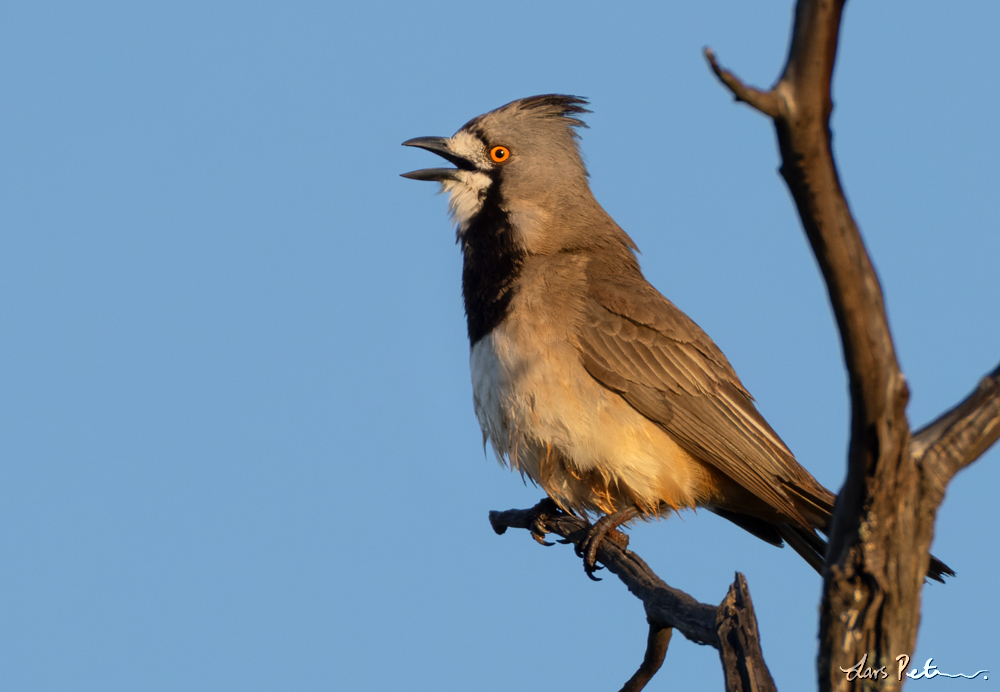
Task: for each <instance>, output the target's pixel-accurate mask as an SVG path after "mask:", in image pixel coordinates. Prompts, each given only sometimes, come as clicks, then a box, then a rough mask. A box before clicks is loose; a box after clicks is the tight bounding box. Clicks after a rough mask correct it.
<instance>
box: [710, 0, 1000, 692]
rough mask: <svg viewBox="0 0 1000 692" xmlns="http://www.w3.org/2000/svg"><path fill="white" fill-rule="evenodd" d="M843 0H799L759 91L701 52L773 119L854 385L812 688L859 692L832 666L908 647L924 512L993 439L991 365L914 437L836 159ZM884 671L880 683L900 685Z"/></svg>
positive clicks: (925, 529) (887, 659) (930, 521)
mask: <svg viewBox="0 0 1000 692" xmlns="http://www.w3.org/2000/svg"><path fill="white" fill-rule="evenodd" d="M843 7H844V0H799V2H798V4H797V6H796V11H795V22H794V27H793V31H792V39H791V45H790V47H789V52H788V59H787V61H786V63H785V68H784V70H783V72H782V74H781V76H780V77H779V79H778V81H777V82H776V83H775V85H774V86H773V87H772V88H771V89H769V90H767V91H763V90H760V89H754V88H751V87H748V86H746V85H745V84H743V82H741V81H740V80H739V78H737V77H736V76H735V75H734V74H733V73H732V72H730V71H728V70H726V69H724V68H722V67H721V66H720V65H719V63H718V61H717V60H716V58H715V56H714V55H713V54H712V52H711V51H710V50H707V49H706V51H705V55H706V58H707V59H708V61H709V64H710V65H711V67H712V70H713V71H714V72H715V74H716V75H717V76H718V78H719V79H720V81H722V83H723V84H724V85H725V86H726V87H727V88H728V89H729V90H730V91H731V92H732V93H733V95H734V96H735V97H736V99H737V100H739V101H744V102H746V103H748V104H750V105H751V106H752V107H754V108H756V109H757V110H759V111H761V112H762V113H764V114H766V115H768V116H769V117H771V118H772V120H773V121H774V126H775V131H776V134H777V138H778V144H779V147H780V150H781V156H782V167H781V174H782V176H783V177H784V179H785V182H786V183H787V185H788V188H789V190H790V192H791V193H792V197H793V199H794V200H795V204H796V206H797V208H798V212H799V216H800V218H801V220H802V226H803V228H804V230H805V232H806V235H807V237H808V238H809V242H810V244H811V245H812V248H813V252H814V254H815V255H816V259H817V261H818V263H819V266H820V270H821V271H822V273H823V278H824V280H825V281H826V285H827V289H828V292H829V297H830V303H831V305H832V307H833V312H834V315H835V316H836V319H837V326H838V328H839V330H840V335H841V341H842V344H843V349H844V360H845V365H846V368H847V373H848V378H849V382H850V392H851V410H852V413H851V440H850V445H849V451H848V472H847V480H846V482H845V484H844V487H843V488H842V489H841V491H840V494H839V496H838V498H837V503H836V508H835V512H834V516H833V521H832V525H831V527H830V544H829V549H828V553H827V560H826V564H827V567H826V570H825V572H824V595H823V603H822V606H821V623H820V627H821V643H820V655H819V659H818V661H819V671H818V672H819V681H820V689H822V690H829V689H838V690H841V689H843V690H846V689H861V688H862V687H863V686H864V684H865V681H864V680H861V679H856V680H853V681H850V680H847V676H845V675H843V674H842V673H841V672H840V671H843V670H845V669H847V668H849V667H850V666H851V665H853V664H854V663H855V662H856V661H858V660H861V658H862V656H865V657H867V660H868V663H869V665H870V666H872V667H873V668H876V669H877V668H879V667H880V666H882V665H886V666H889V667H891V666H890V664H891V662H892V661H893V659H894V657H895V656H897V655H899V654H901V653H906V654H911V653H912V652H913V646H914V643H915V638H916V630H917V624H918V622H919V618H920V594H921V589H922V586H923V580H924V575H925V574H926V572H927V566H928V561H929V556H928V552H927V551H928V548H929V546H930V543H931V539H932V538H933V531H934V519H935V516H936V512H937V508H938V506H939V505H940V502H941V500H942V498H943V497H944V490H945V487H946V485H947V483H948V482H949V481H950V480H951V478H952V476H953V475H954V474H955V472H956V471H958V470H959V469H961V468H963V467H964V466H966V465H968V464H969V463H971V462H972V461H973V460H974V459H976V458H977V457H978V456H979V455H981V454H982V453H983V452H985V451H986V449H988V448H989V446H990V445H992V444H993V443H994V442H995V441H996V439H997V437H998V436H1000V382H998V380H1000V368H998V370H995V371H994V372H993V373H992V374H991V375H990V376H988V377H987V378H986V379H984V381H983V383H982V384H981V385H980V387H979V389H978V390H977V391H976V392H974V393H973V394H972V395H971V396H970V397H968V398H967V399H966V400H965V401H964V402H963V403H962V404H960V405H958V406H957V407H956V408H954V409H953V410H952V411H949V412H948V413H946V414H944V415H943V416H942V417H941V418H940V419H938V421H936V422H934V423H932V424H931V425H929V426H927V427H926V428H924V429H923V430H921V431H920V432H919V433H918V434H917V435H916V436H915V437H914V439H913V440H912V441H911V439H910V427H909V423H908V421H907V419H906V413H905V408H906V403H907V399H908V397H909V391H908V388H907V385H906V380H905V379H904V378H903V375H902V373H901V372H900V368H899V363H898V362H897V359H896V354H895V348H894V345H893V341H892V336H891V333H890V331H889V324H888V320H887V318H886V312H885V305H884V302H883V297H882V290H881V287H880V286H879V281H878V278H877V276H876V275H875V270H874V268H873V266H872V263H871V260H870V259H869V257H868V252H867V250H866V249H865V246H864V242H863V241H862V239H861V234H860V233H859V232H858V228H857V225H856V223H855V221H854V218H853V217H852V215H851V211H850V208H849V207H848V204H847V199H846V197H845V195H844V191H843V189H842V187H841V184H840V178H839V175H838V173H837V168H836V164H835V162H834V158H833V151H832V147H831V136H830V126H829V120H830V113H831V111H832V109H833V104H832V100H831V97H830V93H831V91H830V82H831V78H832V75H833V66H834V60H835V57H836V50H837V41H838V35H839V30H840V20H841V15H842V12H843ZM898 685H899V682H898V681H897V680H894V679H893V678H891V677H890V678H889V679H888V680H886V681H884V684H883V686H882V689H885V690H893V689H898Z"/></svg>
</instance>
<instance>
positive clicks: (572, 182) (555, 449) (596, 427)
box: [402, 94, 954, 581]
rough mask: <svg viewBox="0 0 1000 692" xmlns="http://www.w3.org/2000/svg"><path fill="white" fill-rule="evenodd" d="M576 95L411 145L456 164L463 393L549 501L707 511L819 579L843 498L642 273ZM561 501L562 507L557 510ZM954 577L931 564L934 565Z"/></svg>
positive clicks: (567, 506)
mask: <svg viewBox="0 0 1000 692" xmlns="http://www.w3.org/2000/svg"><path fill="white" fill-rule="evenodd" d="M588 105H589V103H588V101H587V100H586V99H584V98H581V97H577V96H568V95H562V94H543V95H539V96H531V97H528V98H523V99H519V100H516V101H512V102H510V103H508V104H506V105H504V106H501V107H499V108H497V109H495V110H492V111H490V112H488V113H485V114H483V115H480V116H478V117H475V118H473V119H472V120H470V121H469V122H468V123H466V124H465V125H463V126H462V127H461V128H460V129H459V130H458V131H457V132H456V133H455V134H454V135H453V136H451V137H417V138H414V139H409V140H407V141H405V142H403V145H404V146H408V147H418V148H421V149H425V150H427V151H430V152H433V153H434V154H437V155H438V156H441V157H442V158H443V159H445V160H446V161H447V162H449V163H450V164H452V167H445V168H429V169H422V170H416V171H412V172H409V173H404V174H402V175H403V177H404V178H409V179H412V180H421V181H433V182H438V183H440V185H441V191H442V192H444V193H447V194H448V197H449V200H448V207H449V212H450V215H451V218H452V221H453V223H454V225H455V228H456V236H457V243H458V245H459V246H460V249H461V251H462V255H463V267H462V296H463V299H464V304H465V315H466V323H467V328H468V337H469V345H470V359H469V363H470V371H471V377H472V390H473V404H474V408H475V414H476V418H477V420H478V422H479V425H480V428H481V429H482V434H483V444H484V446H485V445H486V444H487V442H489V444H490V445H491V446H492V447H493V450H494V451H495V453H496V456H497V458H498V459H499V460H500V461H501V463H503V464H505V465H508V466H509V467H510V468H511V469H513V470H515V471H518V472H520V473H521V475H522V476H523V477H525V478H527V479H530V480H531V481H532V482H533V483H534V484H536V485H537V486H539V487H541V488H542V489H543V490H544V491H545V493H546V495H547V498H548V501H550V502H551V503H554V504H555V506H556V507H558V510H561V511H564V512H568V513H570V514H574V515H576V516H593V517H597V516H601V518H600V520H598V521H596V523H594V524H593V526H592V528H591V530H590V534H589V535H588V536H587V538H586V540H585V541H584V548H583V549H582V555H583V557H584V568H585V570H586V572H587V574H588V576H590V577H591V578H594V576H593V572H594V570H595V569H598V566H597V564H596V555H597V547H598V545H599V544H600V542H601V540H603V539H604V538H605V537H608V536H609V532H611V533H612V534H617V531H616V530H615V529H616V527H618V526H621V525H622V524H629V523H631V522H634V521H637V520H650V519H654V518H658V517H666V516H669V515H671V514H673V513H677V512H680V511H682V510H687V509H695V508H705V509H707V510H709V511H711V512H714V513H715V514H718V515H719V516H722V517H724V518H725V519H728V520H729V521H731V522H732V523H734V524H736V525H737V526H739V527H740V528H742V529H745V530H746V531H748V532H749V533H751V534H753V535H754V536H756V537H757V538H760V539H762V540H763V541H765V542H767V543H770V544H772V545H775V546H779V547H780V546H782V545H783V544H785V543H787V544H788V545H790V546H791V547H792V548H793V549H794V550H795V551H796V552H797V553H798V554H799V555H801V556H802V557H803V558H804V559H805V561H806V562H807V563H808V564H809V565H811V566H812V567H813V568H814V569H815V570H816V571H817V572H820V573H822V570H823V566H824V560H825V555H826V547H827V544H826V541H825V540H824V539H823V538H822V537H821V536H820V535H819V534H818V533H817V531H819V532H823V533H826V532H828V530H829V527H830V522H831V517H832V513H833V506H834V500H835V496H834V494H833V493H832V492H830V491H829V490H827V489H826V488H825V487H824V486H823V485H822V484H821V483H819V481H817V480H816V479H815V478H814V477H813V476H812V475H811V474H810V473H809V472H808V471H807V470H806V469H805V468H803V467H802V465H801V464H799V462H798V461H797V460H796V459H795V456H794V455H793V454H792V452H791V451H790V450H789V449H788V447H787V446H786V445H785V443H784V442H783V441H782V440H781V438H780V437H779V436H778V434H777V433H776V432H775V431H774V429H773V428H772V427H771V426H770V425H769V424H768V423H767V421H766V420H765V419H764V417H763V416H762V415H761V414H760V413H759V412H758V410H757V408H756V406H755V404H754V399H753V397H752V396H751V395H750V393H749V392H748V391H747V389H746V387H744V386H743V384H742V382H741V381H740V379H739V377H738V376H737V374H736V371H735V370H734V369H733V367H732V365H731V364H730V363H729V360H728V359H727V358H726V356H725V355H723V353H722V351H721V350H720V349H719V347H718V346H716V344H715V342H714V341H712V339H711V338H710V337H709V336H708V335H707V334H706V333H705V332H704V331H703V330H702V329H701V328H700V327H699V326H698V325H697V324H695V322H694V321H693V320H692V319H691V318H690V317H688V316H687V315H686V314H685V313H684V312H682V311H681V310H680V309H679V308H678V307H676V306H675V305H674V304H673V303H672V302H670V300H668V299H667V298H666V297H664V296H663V295H662V294H661V293H660V292H659V291H657V290H656V289H655V288H654V287H653V286H652V285H651V284H650V283H649V282H648V281H647V280H646V278H645V277H644V276H643V273H642V271H641V269H640V266H639V262H638V259H637V253H638V248H637V246H636V244H635V243H634V242H633V241H632V239H631V238H630V237H629V236H628V234H626V233H625V231H624V230H622V229H621V228H620V227H619V226H618V224H617V223H615V221H614V220H613V219H612V218H611V216H610V215H609V214H608V213H607V212H606V211H605V210H604V208H603V207H601V205H600V204H599V203H598V202H597V200H596V199H595V198H594V195H593V193H592V192H591V189H590V185H589V183H588V178H589V173H588V171H587V168H586V166H585V164H584V162H583V159H582V156H581V152H580V146H579V144H580V138H579V130H580V128H582V127H586V124H585V123H584V121H583V119H582V117H583V115H584V114H585V113H590V112H591V111H590V110H589V109H588V108H587V106H588ZM558 510H557V511H558ZM944 575H948V576H953V575H954V572H953V571H952V570H951V569H950V568H949V567H948V566H947V565H945V564H944V563H942V562H940V561H939V560H937V559H936V558H933V557H932V558H931V563H930V568H929V570H928V575H927V576H928V577H930V578H932V579H936V580H938V581H943V576H944Z"/></svg>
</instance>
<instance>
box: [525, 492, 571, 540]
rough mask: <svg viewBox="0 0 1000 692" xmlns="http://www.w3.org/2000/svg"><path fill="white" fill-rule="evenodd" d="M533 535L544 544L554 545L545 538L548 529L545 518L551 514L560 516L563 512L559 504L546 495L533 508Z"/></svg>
mask: <svg viewBox="0 0 1000 692" xmlns="http://www.w3.org/2000/svg"><path fill="white" fill-rule="evenodd" d="M530 512H531V525H530V531H531V537H532V538H534V539H535V540H536V541H537V542H538V543H540V544H542V545H544V546H551V545H554V544H553V543H550V542H549V541H547V540H545V536H546V534H547V533H548V531H546V530H545V520H546V519H548V518H549V517H551V516H558V515H560V514H562V513H563V511H562V510H561V509H560V508H559V505H557V504H556V503H555V501H554V500H553V499H552V498H551V497H546V498H545V499H544V500H542V501H541V502H539V503H538V504H537V505H535V506H534V507H532V508H531V510H530Z"/></svg>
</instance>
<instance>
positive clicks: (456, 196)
mask: <svg viewBox="0 0 1000 692" xmlns="http://www.w3.org/2000/svg"><path fill="white" fill-rule="evenodd" d="M490 182H491V180H490V177H489V176H488V175H486V174H484V173H480V172H479V171H459V172H458V180H444V181H442V182H441V191H442V192H447V193H448V194H449V199H448V211H449V213H451V218H452V221H454V222H455V224H456V225H457V226H458V231H459V233H462V232H464V231H465V229H466V228H468V226H469V221H471V220H472V217H473V216H475V215H476V213H477V212H478V211H479V210H480V209H481V208H482V206H483V200H484V199H486V190H487V189H489V186H490Z"/></svg>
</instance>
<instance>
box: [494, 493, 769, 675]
mask: <svg viewBox="0 0 1000 692" xmlns="http://www.w3.org/2000/svg"><path fill="white" fill-rule="evenodd" d="M490 524H491V525H492V526H493V530H494V531H496V532H497V533H498V534H502V533H504V532H505V531H506V530H507V529H508V528H517V529H528V530H529V531H532V533H536V532H537V531H541V532H544V533H551V534H555V535H557V536H561V537H562V538H563V539H564V542H567V543H572V544H573V545H574V546H576V547H577V549H578V550H579V549H580V545H581V543H582V541H583V540H584V538H585V537H586V535H587V530H588V529H589V528H590V524H589V523H587V522H586V521H584V520H583V519H580V518H578V517H575V516H572V515H570V514H566V513H564V512H556V511H552V510H551V509H550V505H549V504H548V503H547V502H546V501H545V500H543V501H542V502H541V503H539V504H538V505H537V506H536V507H533V508H531V509H510V510H507V511H505V512H490ZM536 538H539V536H537V535H536ZM597 557H598V560H600V562H601V563H602V564H603V565H604V566H605V567H606V568H607V569H608V571H609V572H611V573H612V574H614V575H616V576H617V577H618V578H619V579H620V580H621V581H622V583H623V584H625V586H626V587H628V590H629V591H631V592H632V594H633V595H634V596H635V597H636V598H638V599H639V600H640V601H642V604H643V607H644V608H645V611H646V620H647V622H648V623H649V638H648V641H647V644H646V654H645V656H644V659H643V663H642V665H641V666H640V668H639V670H638V671H636V673H635V675H633V676H632V678H631V679H630V680H629V681H628V682H627V683H626V684H625V687H623V688H622V692H638V691H639V690H641V689H642V688H643V687H644V686H645V685H646V683H647V682H648V681H649V679H650V678H652V676H653V675H654V674H655V673H656V671H657V670H658V669H659V667H660V665H661V664H662V663H663V658H664V655H665V654H666V651H667V645H668V643H669V642H670V634H671V631H672V630H673V629H676V630H677V631H679V632H680V633H681V634H683V635H684V636H685V637H686V638H687V639H689V640H691V641H693V642H695V643H696V644H707V645H709V646H712V647H714V648H715V649H717V650H718V651H719V656H720V658H721V659H722V665H723V670H724V672H725V675H726V689H727V690H729V691H730V692H751V691H754V692H757V691H759V692H765V691H769V690H771V691H773V690H774V689H775V688H774V682H773V681H772V679H771V674H770V672H768V670H767V665H766V664H765V663H764V657H763V654H762V653H761V649H760V635H759V634H758V631H757V618H756V616H755V615H754V612H753V603H752V602H751V600H750V591H749V589H748V588H747V583H746V578H745V577H744V576H743V575H742V574H737V575H736V580H735V581H734V582H733V584H732V586H731V587H730V588H729V593H728V594H726V597H725V598H724V599H723V601H722V603H721V604H719V605H718V606H713V605H708V604H706V603H699V602H698V601H697V600H695V599H694V598H693V597H691V596H689V595H688V594H686V593H684V592H683V591H681V590H679V589H675V588H673V587H672V586H669V585H668V584H667V583H666V582H664V581H663V580H662V579H660V578H659V577H658V576H657V575H656V573H655V572H653V570H652V569H650V567H649V565H647V564H646V563H645V562H644V561H643V560H642V558H640V557H639V556H638V555H636V554H635V553H634V552H632V551H631V550H627V549H623V548H620V547H618V546H617V545H616V544H615V543H614V542H613V541H610V540H605V541H601V544H600V547H599V548H598V552H597Z"/></svg>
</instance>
